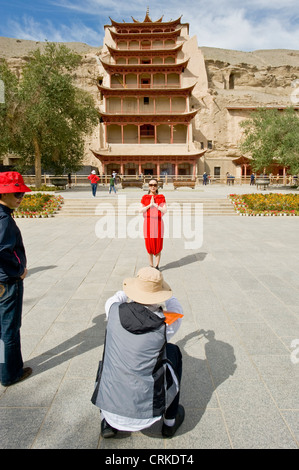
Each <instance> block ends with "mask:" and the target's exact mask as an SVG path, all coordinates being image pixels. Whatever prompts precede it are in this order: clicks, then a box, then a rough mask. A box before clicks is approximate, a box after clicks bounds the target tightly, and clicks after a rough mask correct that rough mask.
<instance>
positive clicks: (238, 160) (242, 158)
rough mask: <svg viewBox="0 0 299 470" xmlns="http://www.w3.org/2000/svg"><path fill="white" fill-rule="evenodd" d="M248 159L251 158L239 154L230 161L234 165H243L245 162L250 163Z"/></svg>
mask: <svg viewBox="0 0 299 470" xmlns="http://www.w3.org/2000/svg"><path fill="white" fill-rule="evenodd" d="M250 161H251V158H248V157H245V156H244V155H241V156H240V157H239V158H236V159H235V160H233V161H232V162H233V163H234V164H235V165H245V164H248V163H250Z"/></svg>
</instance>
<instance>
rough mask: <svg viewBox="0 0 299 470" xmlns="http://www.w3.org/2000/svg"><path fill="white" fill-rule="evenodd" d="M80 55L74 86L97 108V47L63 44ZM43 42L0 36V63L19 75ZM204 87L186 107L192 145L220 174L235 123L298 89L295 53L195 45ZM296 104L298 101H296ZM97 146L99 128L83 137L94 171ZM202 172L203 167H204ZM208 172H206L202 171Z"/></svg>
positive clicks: (285, 102)
mask: <svg viewBox="0 0 299 470" xmlns="http://www.w3.org/2000/svg"><path fill="white" fill-rule="evenodd" d="M64 44H65V45H66V46H67V47H69V48H70V49H71V50H73V51H75V52H77V53H79V54H81V55H82V64H81V65H80V67H78V69H77V70H75V71H74V72H75V77H76V84H77V86H79V87H80V88H83V89H84V90H86V91H88V92H89V93H91V95H92V96H93V97H94V99H95V101H96V103H97V104H98V105H99V99H100V97H99V93H98V89H97V86H96V83H97V79H98V78H99V75H100V73H101V71H100V66H99V63H98V55H99V54H100V52H101V48H100V47H99V48H95V47H91V46H88V45H87V44H82V43H64ZM44 47H45V43H41V42H35V41H26V40H18V39H11V38H0V59H1V58H5V59H6V60H7V61H8V64H9V66H10V67H11V69H12V70H13V71H14V72H15V73H16V74H17V75H19V74H20V73H21V70H22V67H23V66H24V64H25V62H26V61H27V60H28V53H29V51H31V50H34V49H36V48H40V49H43V48H44ZM200 51H201V53H202V54H203V57H204V63H205V68H206V70H205V71H204V74H206V78H207V83H208V88H207V89H206V90H202V89H200V87H198V86H197V87H196V88H195V89H194V95H193V97H192V98H191V104H193V105H194V106H195V107H196V108H199V112H198V114H197V116H196V118H195V120H194V124H193V136H194V140H195V145H196V146H198V147H201V145H204V146H205V147H207V145H208V141H210V144H209V145H210V146H212V148H210V149H208V151H207V153H206V156H205V159H202V162H201V163H200V165H199V171H200V170H201V166H202V165H203V164H204V161H205V162H206V163H205V164H207V162H208V161H209V160H210V161H211V165H213V161H220V160H223V161H227V166H226V167H225V168H223V169H222V172H223V171H230V168H231V167H230V166H229V165H230V164H231V160H232V159H233V158H235V157H238V156H240V153H239V150H238V144H239V141H240V139H241V130H240V127H239V123H240V121H241V120H242V119H244V118H246V117H248V116H249V113H250V112H251V109H249V108H252V107H258V106H274V107H277V106H290V105H292V104H294V102H293V101H292V99H291V96H292V92H293V91H294V87H299V82H297V80H299V51H298V50H260V51H254V52H241V51H233V50H226V49H217V48H210V47H201V48H200ZM297 104H298V105H299V97H298V103H297ZM90 147H93V148H98V147H99V129H96V130H95V132H94V134H93V135H92V136H89V137H87V139H86V149H85V156H84V164H86V165H94V166H98V167H99V162H98V160H97V159H95V157H93V154H92V153H91V151H90ZM205 168H206V167H205ZM208 169H209V168H208Z"/></svg>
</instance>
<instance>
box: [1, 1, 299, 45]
mask: <svg viewBox="0 0 299 470" xmlns="http://www.w3.org/2000/svg"><path fill="white" fill-rule="evenodd" d="M147 7H149V11H150V17H151V18H152V20H156V19H158V18H160V16H162V15H164V17H163V19H164V20H165V21H167V20H170V19H176V18H178V17H180V16H181V15H182V22H185V23H189V24H190V36H194V35H196V36H197V41H198V45H199V46H208V47H220V48H224V49H235V50H242V51H253V50H257V49H299V8H298V0H251V1H250V0H242V1H240V0H184V1H182V0H171V2H170V1H165V0H145V1H144V0H142V1H141V0H129V1H128V2H126V1H124V0H24V1H22V0H0V36H4V37H11V38H18V39H30V40H34V41H44V40H45V39H47V40H48V41H57V42H72V41H76V42H84V43H86V44H89V45H90V46H96V47H100V46H102V43H103V26H104V24H110V20H109V16H110V17H111V18H112V19H114V20H116V21H123V20H125V21H127V22H128V21H132V18H131V16H133V17H134V18H135V19H137V20H139V21H143V19H144V17H145V13H146V9H147Z"/></svg>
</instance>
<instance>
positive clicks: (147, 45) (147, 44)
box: [141, 41, 151, 49]
mask: <svg viewBox="0 0 299 470" xmlns="http://www.w3.org/2000/svg"><path fill="white" fill-rule="evenodd" d="M150 48H151V42H150V41H141V49H150Z"/></svg>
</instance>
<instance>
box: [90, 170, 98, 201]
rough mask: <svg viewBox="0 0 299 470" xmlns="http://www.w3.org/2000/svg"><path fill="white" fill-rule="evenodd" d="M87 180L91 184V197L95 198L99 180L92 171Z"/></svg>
mask: <svg viewBox="0 0 299 470" xmlns="http://www.w3.org/2000/svg"><path fill="white" fill-rule="evenodd" d="M88 179H89V180H90V184H91V191H92V196H93V197H96V194H97V187H98V182H99V181H100V178H99V177H98V175H97V174H96V171H95V170H92V172H91V174H90V175H89V176H88Z"/></svg>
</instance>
